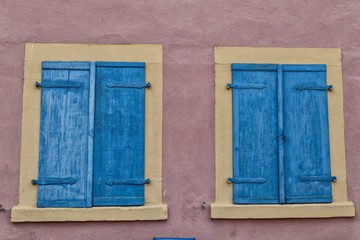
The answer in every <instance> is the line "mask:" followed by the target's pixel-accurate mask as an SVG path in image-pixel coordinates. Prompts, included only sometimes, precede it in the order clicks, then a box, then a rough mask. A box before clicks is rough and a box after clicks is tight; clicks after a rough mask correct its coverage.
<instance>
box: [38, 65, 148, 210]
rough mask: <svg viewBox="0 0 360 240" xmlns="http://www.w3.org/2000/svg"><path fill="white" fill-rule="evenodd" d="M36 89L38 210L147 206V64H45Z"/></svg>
mask: <svg viewBox="0 0 360 240" xmlns="http://www.w3.org/2000/svg"><path fill="white" fill-rule="evenodd" d="M36 85H37V86H38V87H41V89H42V90H41V119H40V150H39V179H38V180H33V183H36V184H38V194H37V199H38V200H37V206H38V207H91V206H124V205H134V206H136V205H144V184H145V183H149V181H150V180H149V179H147V180H145V179H144V130H145V128H144V127H145V122H144V120H145V88H146V87H149V86H150V83H145V63H134V62H132V63H129V62H96V63H91V62H43V63H42V81H41V83H36ZM95 99H96V102H95ZM94 106H95V107H94ZM94 118H95V123H96V124H95V125H94ZM94 133H95V134H94ZM94 139H95V141H94ZM92 188H93V189H92Z"/></svg>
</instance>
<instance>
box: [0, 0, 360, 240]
mask: <svg viewBox="0 0 360 240" xmlns="http://www.w3.org/2000/svg"><path fill="white" fill-rule="evenodd" d="M359 12H360V1H357V0H352V1H351V0H349V1H339V0H313V1H284V0H273V1H266V0H253V1H244V0H227V1H206V0H198V1H195V0H177V1H173V0H158V1H145V0H139V1H125V0H116V1H115V0H107V1H105V0H102V1H95V0H88V1H76V2H75V1H60V0H57V1H45V0H34V1H21V0H15V1H9V0H3V1H2V2H1V5H0V42H1V44H0V73H1V74H0V116H1V121H0V132H1V135H0V176H1V177H0V179H1V187H0V203H1V204H3V207H4V208H5V209H6V211H5V212H0V239H88V240H92V239H124V240H125V239H126V240H128V239H136V240H146V239H152V237H154V236H159V237H160V236H162V237H196V238H197V240H212V239H214V240H215V239H216V240H226V239H266V240H272V239H274V240H275V239H276V240H280V239H292V240H296V239H350V240H352V239H359V238H360V237H359V236H360V220H359V219H358V217H355V218H350V219H345V218H339V219H283V220H211V219H210V209H209V207H208V206H209V203H211V202H214V201H215V151H214V147H215V140H214V139H215V136H214V128H215V120H214V111H215V108H214V104H215V100H214V93H215V92H214V46H247V47H339V48H342V51H343V52H342V54H343V82H344V114H345V137H346V138H345V143H346V155H347V175H348V197H349V200H351V201H353V202H354V203H355V205H356V207H357V208H359V207H360V206H359V204H360V199H359V198H360V175H359V174H358V173H359V172H360V164H359V162H360V155H359V154H358V152H359V150H358V148H359V147H358V142H359V141H358V140H359V139H360V128H359V123H360V108H359V106H360V105H359V102H360V94H359V93H360V68H359V66H360V50H359V49H360V15H359ZM26 42H43V43H58V42H59V43H99V44H123V43H134V44H135V43H161V44H163V49H164V99H163V104H164V108H163V111H164V121H163V191H164V192H165V191H166V194H164V198H163V202H164V203H166V204H168V205H169V219H168V220H167V221H158V222H156V221H153V222H85V223H21V224H13V223H11V222H10V209H11V207H12V206H14V205H16V204H17V203H18V191H19V190H18V178H19V162H20V138H21V112H22V109H21V108H22V84H23V61H24V44H25V43H26ZM204 201H205V202H206V204H207V208H206V209H205V210H203V209H202V208H201V203H202V202H204Z"/></svg>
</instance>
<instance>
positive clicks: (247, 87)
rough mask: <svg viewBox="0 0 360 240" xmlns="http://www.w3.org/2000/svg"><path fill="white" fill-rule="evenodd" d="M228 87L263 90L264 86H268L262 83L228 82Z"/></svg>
mask: <svg viewBox="0 0 360 240" xmlns="http://www.w3.org/2000/svg"><path fill="white" fill-rule="evenodd" d="M226 88H227V89H230V88H234V89H258V90H262V89H264V88H266V86H264V85H261V84H231V83H228V84H227V85H226Z"/></svg>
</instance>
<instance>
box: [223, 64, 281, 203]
mask: <svg viewBox="0 0 360 240" xmlns="http://www.w3.org/2000/svg"><path fill="white" fill-rule="evenodd" d="M277 69H278V66H277V65H274V64H268V65H263V64H232V84H231V85H229V87H232V96H233V101H232V104H233V106H232V109H233V179H231V181H233V194H234V195H233V200H234V203H278V202H279V180H278V178H279V169H278V168H279V163H278V161H279V160H278V138H277V134H278V133H277V131H278V125H277V124H278V121H277V119H278V110H277V108H278V105H277V102H278V101H277V98H278V93H277V78H278V76H277Z"/></svg>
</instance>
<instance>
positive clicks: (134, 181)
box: [106, 178, 150, 186]
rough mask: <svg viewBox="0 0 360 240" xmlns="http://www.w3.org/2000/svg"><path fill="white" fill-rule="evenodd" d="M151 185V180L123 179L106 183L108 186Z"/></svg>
mask: <svg viewBox="0 0 360 240" xmlns="http://www.w3.org/2000/svg"><path fill="white" fill-rule="evenodd" d="M145 183H150V179H149V178H148V179H122V180H109V181H106V185H109V186H112V185H143V184H145Z"/></svg>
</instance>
